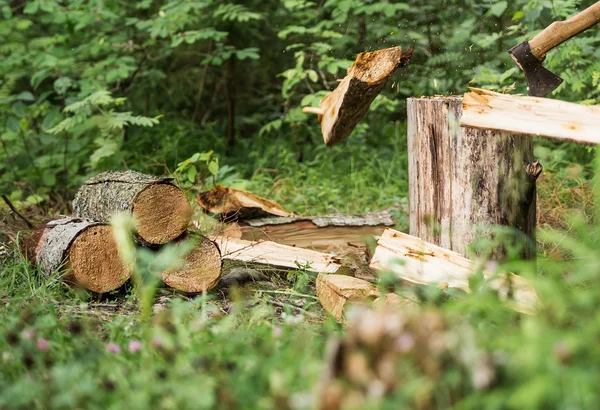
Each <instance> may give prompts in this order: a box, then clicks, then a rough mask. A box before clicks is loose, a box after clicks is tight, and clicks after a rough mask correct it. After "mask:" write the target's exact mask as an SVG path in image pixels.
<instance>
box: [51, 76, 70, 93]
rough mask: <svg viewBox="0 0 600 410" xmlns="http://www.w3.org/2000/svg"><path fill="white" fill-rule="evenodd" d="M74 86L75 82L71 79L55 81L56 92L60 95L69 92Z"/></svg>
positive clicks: (60, 78) (64, 78) (63, 78)
mask: <svg viewBox="0 0 600 410" xmlns="http://www.w3.org/2000/svg"><path fill="white" fill-rule="evenodd" d="M72 85H73V80H71V79H70V78H69V77H59V78H57V79H56V81H54V90H56V92H57V93H58V94H64V93H66V92H67V91H68V90H69V88H71V86H72Z"/></svg>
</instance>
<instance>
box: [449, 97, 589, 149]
mask: <svg viewBox="0 0 600 410" xmlns="http://www.w3.org/2000/svg"><path fill="white" fill-rule="evenodd" d="M470 90H471V92H468V93H466V94H465V96H464V99H463V115H462V118H461V121H460V125H461V126H468V127H474V128H481V129H488V130H499V131H507V132H513V133H519V134H531V135H534V136H538V137H547V138H554V139H559V140H567V141H575V142H581V143H585V144H598V143H600V106H586V105H580V104H574V103H570V102H565V101H558V100H552V99H548V98H539V97H525V96H516V95H508V94H500V93H496V92H493V91H488V90H482V89H479V88H471V89H470Z"/></svg>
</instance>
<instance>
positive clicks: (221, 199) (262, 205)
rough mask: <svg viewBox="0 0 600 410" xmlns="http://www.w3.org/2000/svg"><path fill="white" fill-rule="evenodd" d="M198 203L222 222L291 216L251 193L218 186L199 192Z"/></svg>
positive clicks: (277, 206)
mask: <svg viewBox="0 0 600 410" xmlns="http://www.w3.org/2000/svg"><path fill="white" fill-rule="evenodd" d="M196 202H197V203H198V205H200V207H201V208H202V209H204V211H206V212H209V213H212V214H220V217H221V219H222V220H228V221H231V220H238V219H248V218H259V217H264V216H269V215H275V216H291V214H290V213H289V212H287V211H286V210H285V209H283V207H282V206H281V205H279V204H278V203H277V202H275V201H271V200H270V199H265V198H261V197H260V196H258V195H255V194H253V193H251V192H246V191H242V190H239V189H233V188H227V187H224V186H222V185H217V186H216V187H214V188H213V189H210V190H208V191H204V192H199V193H198V195H197V196H196Z"/></svg>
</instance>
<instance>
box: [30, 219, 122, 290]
mask: <svg viewBox="0 0 600 410" xmlns="http://www.w3.org/2000/svg"><path fill="white" fill-rule="evenodd" d="M22 250H23V254H24V255H25V256H26V258H27V260H28V261H30V262H31V263H33V264H35V265H37V266H38V267H39V268H40V270H41V271H42V272H43V273H44V274H45V275H48V276H49V275H51V274H53V273H54V272H56V271H58V270H59V269H60V268H64V270H65V272H66V275H65V276H64V280H65V281H66V282H68V283H72V284H74V285H77V286H79V287H82V288H85V289H88V290H91V291H92V292H97V293H104V292H110V291H112V290H115V289H117V288H119V287H120V286H121V285H123V284H124V283H125V282H126V281H127V280H128V279H129V277H130V276H131V270H132V268H133V267H132V266H127V265H126V264H125V263H124V262H123V260H122V259H121V258H120V256H119V250H118V246H117V243H116V242H115V239H114V236H113V231H112V227H111V226H110V225H106V224H103V223H100V222H92V221H88V220H83V219H79V218H73V217H63V218H59V219H55V220H51V221H49V222H46V223H45V224H42V225H41V226H40V227H38V228H36V229H35V230H34V231H33V233H32V234H31V236H30V237H29V238H28V239H27V240H26V241H25V242H24V243H23V249H22Z"/></svg>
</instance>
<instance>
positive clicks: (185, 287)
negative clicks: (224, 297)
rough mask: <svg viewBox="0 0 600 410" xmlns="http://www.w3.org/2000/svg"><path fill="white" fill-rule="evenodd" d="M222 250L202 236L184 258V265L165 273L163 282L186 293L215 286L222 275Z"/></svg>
mask: <svg viewBox="0 0 600 410" xmlns="http://www.w3.org/2000/svg"><path fill="white" fill-rule="evenodd" d="M221 266H222V263H221V252H220V251H219V248H218V247H217V245H216V244H215V243H214V242H213V241H211V240H210V239H208V238H205V237H200V240H199V242H198V244H197V245H196V246H195V247H194V249H192V250H191V251H190V252H189V253H188V254H187V255H186V256H185V258H184V262H183V264H182V266H180V267H178V268H174V269H171V270H168V271H166V272H164V273H163V275H162V280H163V282H164V283H165V284H166V285H167V286H169V287H171V288H173V289H176V290H179V291H181V292H186V293H201V292H205V291H207V290H210V289H212V288H214V287H215V286H216V285H217V283H218V281H219V278H220V277H221Z"/></svg>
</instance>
